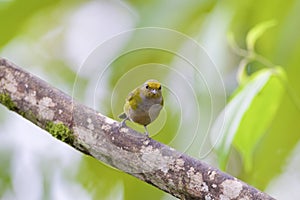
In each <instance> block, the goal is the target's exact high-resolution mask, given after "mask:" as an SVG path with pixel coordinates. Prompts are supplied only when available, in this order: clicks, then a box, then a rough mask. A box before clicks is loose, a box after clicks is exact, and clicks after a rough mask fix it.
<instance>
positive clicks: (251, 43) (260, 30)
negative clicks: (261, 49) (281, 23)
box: [246, 20, 277, 51]
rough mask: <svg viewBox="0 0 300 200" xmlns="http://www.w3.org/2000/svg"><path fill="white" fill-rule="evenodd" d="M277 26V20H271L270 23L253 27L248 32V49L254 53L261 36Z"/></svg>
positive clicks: (266, 22)
mask: <svg viewBox="0 0 300 200" xmlns="http://www.w3.org/2000/svg"><path fill="white" fill-rule="evenodd" d="M276 24H277V23H276V21H275V20H270V21H265V22H261V23H259V24H257V25H256V26H255V27H253V28H252V29H251V30H250V31H249V32H248V34H247V37H246V44H247V49H248V50H251V51H253V50H254V47H255V43H256V41H257V39H258V38H260V36H261V35H262V34H264V32H265V31H266V30H268V29H269V28H271V27H273V26H275V25H276Z"/></svg>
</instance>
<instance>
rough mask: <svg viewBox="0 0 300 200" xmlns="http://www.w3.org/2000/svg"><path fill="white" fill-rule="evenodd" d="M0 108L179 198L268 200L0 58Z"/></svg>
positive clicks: (242, 184)
mask: <svg viewBox="0 0 300 200" xmlns="http://www.w3.org/2000/svg"><path fill="white" fill-rule="evenodd" d="M0 103H2V104H3V105H5V106H6V107H7V108H8V109H10V110H12V111H15V112H17V113H18V114H20V115H22V116H23V117H24V118H26V119H28V120H30V121H31V122H32V123H34V124H35V125H37V126H39V127H41V128H42V129H45V130H47V131H48V132H49V133H50V134H52V135H53V136H54V137H56V138H57V139H59V140H61V141H63V142H65V143H68V144H69V145H71V146H72V147H74V148H75V149H77V150H79V151H81V152H83V153H84V154H87V155H90V156H92V157H94V158H95V159H97V160H99V161H101V162H105V163H107V164H109V165H111V166H113V167H115V168H118V169H120V170H122V171H124V172H126V173H129V174H131V175H133V176H135V177H137V178H139V179H141V180H142V181H145V182H147V183H149V184H152V185H154V186H155V187H157V188H159V189H161V190H164V191H166V192H168V193H170V194H172V195H173V196H175V197H178V198H180V199H205V200H209V199H211V200H212V199H215V200H218V199H220V200H221V199H222V200H229V199H244V200H246V199H248V200H249V199H256V200H257V199H264V200H266V199H273V198H272V197H270V196H269V195H267V194H265V193H263V192H261V191H259V190H257V189H255V188H253V187H251V186H249V185H248V184H246V183H244V182H242V181H240V180H238V179H237V178H235V177H232V176H230V175H228V174H226V173H223V172H221V171H219V170H218V169H216V168H214V167H212V166H209V165H208V164H206V163H204V162H202V161H199V160H196V159H194V158H192V157H190V156H188V155H185V154H183V153H180V152H177V151H176V150H174V149H172V148H170V147H168V146H166V145H164V144H161V143H159V142H157V141H155V140H153V139H151V138H148V137H146V136H145V135H143V134H140V133H138V132H136V131H134V130H132V129H130V128H128V127H122V126H121V125H120V123H119V122H117V121H115V120H113V119H110V118H108V117H106V116H103V115H101V114H100V113H97V112H96V111H94V110H92V109H90V108H88V107H86V106H84V105H81V104H79V103H77V102H76V101H74V100H73V99H72V97H70V96H68V95H66V94H65V93H63V92H62V91H60V90H58V89H56V88H54V87H52V86H50V85H49V84H47V83H46V82H44V81H43V80H41V79H39V78H37V77H35V76H33V75H31V74H30V73H28V72H25V71H24V70H22V69H21V68H19V67H18V66H16V65H15V64H13V63H11V62H9V61H8V60H7V59H4V58H0Z"/></svg>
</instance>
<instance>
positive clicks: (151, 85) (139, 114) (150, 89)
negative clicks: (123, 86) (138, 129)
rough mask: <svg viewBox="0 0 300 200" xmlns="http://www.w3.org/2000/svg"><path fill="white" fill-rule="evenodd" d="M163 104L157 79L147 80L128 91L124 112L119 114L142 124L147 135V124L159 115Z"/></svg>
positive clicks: (125, 118)
mask: <svg viewBox="0 0 300 200" xmlns="http://www.w3.org/2000/svg"><path fill="white" fill-rule="evenodd" d="M163 104H164V100H163V96H162V94H161V84H160V83H159V82H158V81H157V80H153V79H151V80H148V81H146V82H145V83H144V84H143V85H141V86H139V87H137V88H136V89H134V90H133V91H132V92H130V93H129V94H128V96H127V98H126V102H125V104H124V113H122V114H120V115H119V118H121V119H123V121H122V122H121V123H122V126H124V125H125V121H126V120H130V121H133V122H135V123H138V124H141V125H143V126H144V128H145V131H146V135H147V136H149V134H148V130H147V125H148V124H150V123H151V122H153V121H154V120H155V119H156V118H157V117H158V115H159V112H160V110H161V109H162V107H163Z"/></svg>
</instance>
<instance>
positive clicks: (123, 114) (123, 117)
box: [119, 113, 127, 119]
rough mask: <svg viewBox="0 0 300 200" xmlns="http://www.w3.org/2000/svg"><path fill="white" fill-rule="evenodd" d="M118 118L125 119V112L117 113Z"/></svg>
mask: <svg viewBox="0 0 300 200" xmlns="http://www.w3.org/2000/svg"><path fill="white" fill-rule="evenodd" d="M119 118H120V119H126V118H127V115H126V113H122V114H120V115H119Z"/></svg>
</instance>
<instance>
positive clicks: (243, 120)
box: [212, 67, 285, 170]
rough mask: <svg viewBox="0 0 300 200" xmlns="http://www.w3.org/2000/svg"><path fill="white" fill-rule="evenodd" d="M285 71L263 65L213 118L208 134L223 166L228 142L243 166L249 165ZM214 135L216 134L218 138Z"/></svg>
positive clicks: (277, 99) (279, 93)
mask: <svg viewBox="0 0 300 200" xmlns="http://www.w3.org/2000/svg"><path fill="white" fill-rule="evenodd" d="M284 78H285V72H284V71H283V70H282V69H281V68H279V67H278V68H275V69H263V70H260V71H258V72H256V73H254V74H252V76H251V77H250V79H249V80H248V82H247V83H246V84H245V85H242V86H241V88H239V89H238V90H237V92H236V93H235V95H234V96H233V98H232V99H231V101H230V102H229V103H228V105H227V106H226V107H225V109H224V110H223V112H222V113H221V114H220V115H219V117H218V119H217V120H216V122H215V124H214V126H213V129H212V135H214V139H215V140H217V143H216V145H215V148H216V150H217V153H218V159H219V165H220V167H221V169H223V170H225V168H226V165H227V161H228V157H229V153H230V149H231V146H232V144H234V146H235V147H236V149H237V150H238V151H239V152H240V153H241V155H242V157H243V158H244V161H245V168H246V170H249V169H251V165H252V153H253V151H254V149H255V145H256V144H257V142H258V141H259V140H260V138H261V137H262V136H263V134H264V133H265V132H266V130H267V129H268V127H269V125H270V123H271V121H272V119H273V118H274V116H275V113H276V110H277V107H278V105H279V104H280V102H281V97H282V96H283V93H284V88H285V87H284V82H283V81H282V79H284ZM216 136H219V137H218V139H217V137H216Z"/></svg>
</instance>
